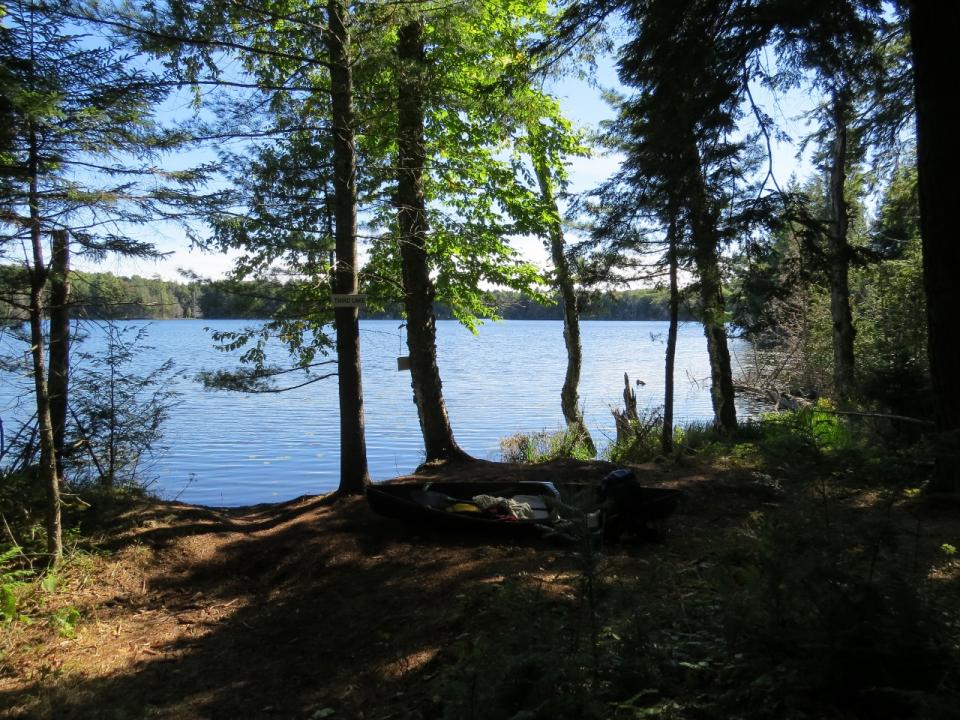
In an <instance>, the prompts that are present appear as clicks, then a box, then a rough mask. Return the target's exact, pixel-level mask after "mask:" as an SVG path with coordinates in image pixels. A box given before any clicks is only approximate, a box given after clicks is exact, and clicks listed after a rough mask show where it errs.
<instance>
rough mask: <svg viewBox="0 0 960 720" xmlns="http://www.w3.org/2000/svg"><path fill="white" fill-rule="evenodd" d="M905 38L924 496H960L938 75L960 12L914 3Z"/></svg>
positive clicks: (952, 164) (957, 156) (950, 212)
mask: <svg viewBox="0 0 960 720" xmlns="http://www.w3.org/2000/svg"><path fill="white" fill-rule="evenodd" d="M910 36H911V38H912V43H913V78H914V97H915V99H916V108H917V173H918V181H919V193H920V236H921V240H922V244H923V286H924V290H925V292H926V295H927V332H928V334H929V335H928V343H927V347H928V353H929V357H930V376H931V378H932V380H933V391H934V393H933V397H934V412H935V419H936V423H937V431H938V435H939V436H940V439H941V442H940V443H939V445H940V452H939V453H938V456H937V460H936V466H935V468H934V476H933V481H932V482H931V483H930V489H931V490H932V491H934V492H960V323H958V322H957V317H956V306H957V301H956V298H957V289H956V283H957V268H960V242H958V241H957V230H956V211H955V206H956V202H957V197H960V181H958V176H957V165H958V163H960V136H958V134H957V128H956V120H955V113H954V112H953V109H952V108H951V107H950V104H951V101H950V99H949V98H950V93H948V92H945V86H944V78H945V77H946V76H945V75H944V70H945V69H948V68H955V67H956V66H957V54H958V53H957V37H960V6H958V5H957V4H956V3H947V2H944V3H937V2H919V0H914V2H911V3H910Z"/></svg>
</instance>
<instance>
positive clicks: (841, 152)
mask: <svg viewBox="0 0 960 720" xmlns="http://www.w3.org/2000/svg"><path fill="white" fill-rule="evenodd" d="M831 102H832V110H831V115H832V122H833V132H834V137H833V143H832V147H831V149H830V189H829V192H830V230H829V232H828V234H827V256H828V258H829V260H828V262H829V275H830V320H831V324H832V340H833V389H834V392H835V393H836V395H837V398H838V399H839V400H841V401H843V400H848V399H849V398H850V397H851V396H852V395H853V392H854V384H855V381H856V377H855V367H854V355H853V342H854V338H855V335H856V330H855V329H854V327H853V314H852V313H851V312H850V243H849V241H848V238H847V234H848V229H849V225H850V219H849V213H848V207H847V200H846V196H845V191H846V185H847V117H848V116H849V105H850V102H849V99H848V98H847V94H846V93H845V92H844V91H842V90H836V91H834V93H833V97H832V99H831Z"/></svg>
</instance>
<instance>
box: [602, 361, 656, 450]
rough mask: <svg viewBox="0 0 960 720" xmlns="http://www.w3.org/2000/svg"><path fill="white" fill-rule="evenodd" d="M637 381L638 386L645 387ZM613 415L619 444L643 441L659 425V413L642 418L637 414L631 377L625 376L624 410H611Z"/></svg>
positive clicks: (635, 396) (635, 395)
mask: <svg viewBox="0 0 960 720" xmlns="http://www.w3.org/2000/svg"><path fill="white" fill-rule="evenodd" d="M643 384H644V383H643V382H642V381H641V380H637V385H643ZM610 412H611V413H613V422H614V424H615V425H616V427H617V443H618V444H623V443H633V442H636V441H637V440H642V439H643V438H645V437H646V436H647V435H649V434H650V432H651V431H652V430H653V429H654V428H655V427H656V426H657V425H658V424H659V422H660V415H659V414H658V413H649V414H646V413H645V415H646V416H645V417H643V418H641V417H640V413H639V412H637V393H636V391H635V390H634V389H633V387H631V385H630V376H629V375H627V373H624V374H623V409H622V410H621V409H620V408H610Z"/></svg>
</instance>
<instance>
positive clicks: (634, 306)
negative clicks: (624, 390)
mask: <svg viewBox="0 0 960 720" xmlns="http://www.w3.org/2000/svg"><path fill="white" fill-rule="evenodd" d="M72 279H73V296H72V301H71V314H72V315H73V316H74V317H85V318H95V319H103V320H177V319H181V318H210V319H218V318H219V319H245V320H257V319H268V318H271V317H274V316H275V315H277V314H278V313H283V312H284V308H285V307H287V308H292V307H293V306H294V303H293V302H292V301H291V298H290V297H289V295H290V293H289V292H288V290H289V288H288V287H287V286H286V285H285V284H284V283H282V282H279V281H267V280H248V281H243V282H236V281H229V280H223V281H214V282H203V281H189V282H176V281H172V280H163V279H160V278H146V277H141V276H139V275H134V276H132V277H123V276H117V275H114V274H113V273H109V272H107V273H85V272H78V271H75V272H74V273H73V274H72ZM24 280H25V278H24V277H23V270H22V268H20V267H17V266H10V265H4V266H0V306H2V308H3V309H2V311H0V317H3V318H4V319H6V320H8V321H10V320H12V321H15V322H16V321H20V320H24V319H26V317H25V315H24V314H23V313H22V312H21V311H20V310H18V308H19V306H20V303H19V302H17V299H16V298H17V296H18V295H22V294H24V293H26V292H27V289H26V285H24ZM669 301H670V298H669V293H668V292H667V290H665V289H662V288H649V289H642V290H622V291H609V292H593V293H586V294H583V295H582V296H581V297H580V313H581V317H582V318H583V319H584V320H667V319H668V317H669ZM486 306H487V308H488V312H487V313H486V315H487V317H495V318H502V319H504V320H562V319H563V307H562V306H561V305H560V304H559V303H558V302H554V303H553V304H548V303H547V302H541V301H540V300H539V299H536V298H531V297H528V296H525V295H523V294H521V293H518V292H516V291H513V290H493V291H490V292H489V293H487V297H486ZM434 311H435V313H436V316H437V318H438V319H441V320H450V319H453V318H454V314H453V311H452V310H451V309H450V307H448V306H446V305H444V304H442V303H436V304H435V308H434ZM287 312H288V313H289V314H290V315H291V317H293V316H294V311H293V310H287ZM363 316H364V317H367V318H369V319H375V320H380V319H391V320H392V319H399V318H400V317H401V316H402V311H401V308H400V306H399V304H397V303H388V304H386V305H385V306H384V307H375V306H374V303H373V302H371V309H370V310H368V311H366V312H364V313H363ZM681 319H684V320H689V319H692V314H691V312H690V310H689V308H683V309H682V310H681Z"/></svg>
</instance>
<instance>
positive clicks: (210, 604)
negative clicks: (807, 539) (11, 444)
mask: <svg viewBox="0 0 960 720" xmlns="http://www.w3.org/2000/svg"><path fill="white" fill-rule="evenodd" d="M469 468H470V469H469V470H464V469H463V468H453V469H443V468H438V469H434V470H432V471H431V470H427V471H422V472H421V474H420V475H419V476H412V477H419V478H424V477H430V478H433V479H445V478H447V477H453V478H459V479H464V480H467V479H469V480H478V479H498V478H504V479H513V480H516V479H551V480H554V481H557V482H558V483H560V484H562V483H563V482H570V481H575V482H592V481H596V480H598V479H599V478H600V477H602V476H603V475H604V474H606V473H607V472H608V471H609V470H610V469H611V466H610V465H608V464H606V463H601V462H593V463H575V462H563V463H553V464H549V465H545V466H506V465H501V464H496V463H478V464H476V465H471V466H469ZM640 472H641V477H642V478H643V479H644V481H645V482H648V483H649V484H660V485H666V486H671V487H679V488H682V489H683V490H684V491H685V493H686V499H685V502H684V504H683V505H682V507H681V509H680V511H678V513H677V514H676V515H674V516H673V517H672V518H670V519H669V520H668V521H666V523H665V526H664V533H665V535H664V539H663V540H662V541H661V542H654V543H645V544H635V545H625V546H623V547H622V548H617V549H612V550H610V551H609V552H610V554H611V557H612V559H613V561H614V562H615V563H618V564H619V571H620V572H623V573H630V574H631V575H632V577H634V578H637V579H639V580H640V581H641V582H640V586H641V587H643V586H645V587H647V588H648V591H647V597H637V598H635V600H636V602H637V603H640V604H642V603H644V602H650V603H674V604H678V603H679V604H680V605H682V603H683V602H684V598H685V597H689V594H690V593H692V592H695V590H696V579H695V577H696V575H697V569H698V568H700V567H702V566H703V565H704V564H705V563H710V562H713V561H715V559H716V553H717V549H716V547H715V544H716V540H717V538H718V537H721V536H722V534H723V533H724V532H727V531H730V530H731V529H734V528H736V527H738V526H739V525H740V524H742V523H743V521H744V519H745V518H746V517H747V516H748V515H749V513H750V512H752V511H754V510H755V509H756V508H757V507H759V506H763V505H764V504H767V505H774V504H776V502H777V498H776V496H775V494H774V493H773V491H772V490H770V488H769V487H767V486H766V485H765V484H764V482H762V481H758V480H757V479H756V478H755V477H753V476H750V475H748V474H743V473H737V472H734V471H731V472H730V473H727V474H724V473H722V472H721V473H714V474H712V475H711V476H710V477H706V476H704V475H703V474H702V473H701V472H698V471H696V470H693V469H688V470H684V469H683V468H673V469H671V470H669V471H666V470H660V469H658V468H656V467H653V466H649V467H644V468H641V469H640ZM402 479H403V478H401V479H400V480H402ZM406 479H411V478H406ZM856 502H857V499H856V498H855V499H853V500H851V501H850V503H848V504H849V505H850V507H854V506H855V505H856ZM101 522H106V523H107V525H106V526H105V527H106V529H107V530H110V532H109V533H108V534H106V535H105V537H107V538H109V539H108V540H105V541H104V542H103V543H102V544H101V546H100V550H99V551H97V552H94V553H91V554H86V555H82V556H81V557H79V558H78V559H77V560H75V561H74V562H73V564H72V565H71V567H69V568H68V569H67V570H66V571H64V573H63V585H62V587H61V588H60V590H59V591H58V592H57V593H55V594H53V595H52V596H51V598H50V599H49V600H48V601H47V602H48V603H49V604H50V605H49V607H47V608H46V611H48V612H49V611H51V610H54V609H55V608H56V607H57V606H58V605H59V606H64V607H67V606H69V607H73V608H76V609H77V610H79V613H80V620H79V622H77V624H76V631H75V635H74V636H73V637H64V636H63V635H62V634H60V633H58V632H57V631H56V630H55V629H54V628H53V627H51V626H50V625H47V624H44V623H42V622H36V623H34V624H32V625H28V624H25V623H14V624H12V625H10V626H8V627H6V628H4V629H2V630H0V633H3V635H4V639H3V640H2V642H0V651H2V653H3V654H2V655H0V717H9V718H58V719H64V720H67V719H69V718H111V719H112V718H117V719H118V720H119V719H121V718H124V719H125V718H147V717H149V718H168V719H173V718H210V719H213V718H225V719H226V718H230V719H233V718H261V717H263V718H314V719H319V718H324V717H333V718H364V719H369V720H372V719H378V720H385V719H386V718H408V717H409V718H417V717H420V718H429V717H441V716H443V710H442V707H441V706H440V704H439V703H440V702H441V701H440V699H439V698H438V696H437V693H436V688H435V684H434V682H433V681H434V680H435V678H436V677H437V676H438V674H439V673H441V672H442V670H443V668H444V667H445V665H446V664H447V663H449V662H450V661H451V660H452V657H453V654H454V652H455V648H456V647H457V646H458V644H461V645H462V642H463V640H464V638H471V637H477V636H480V635H485V636H487V637H489V636H490V635H491V634H493V635H495V634H496V633H501V632H505V633H509V632H510V628H509V627H508V626H504V623H503V619H502V618H500V619H498V620H497V621H496V622H493V620H492V619H491V618H490V617H488V616H487V615H485V607H486V606H485V598H487V597H489V593H490V592H492V590H491V588H496V587H498V586H499V585H501V584H502V583H504V581H505V579H507V578H522V579H523V580H524V582H529V583H536V584H538V586H539V587H540V588H542V589H543V591H544V592H545V593H548V594H551V596H553V597H555V598H556V600H557V602H558V603H564V602H567V603H569V602H573V599H572V598H573V596H574V592H573V587H572V583H573V582H574V579H573V578H574V571H575V569H576V567H577V566H578V565H577V563H578V561H579V560H578V557H577V553H576V549H575V548H573V549H571V548H569V547H562V546H557V545H555V544H552V543H550V542H548V541H545V540H540V539H532V540H524V541H516V540H506V541H504V540H491V539H489V538H484V537H477V536H459V535H456V534H451V533H449V532H445V531H439V530H438V531H432V530H428V529H424V528H417V527H411V526H409V525H406V524H404V523H402V522H399V521H394V520H387V519H384V518H380V517H378V516H377V515H375V514H373V513H372V512H371V511H370V510H369V508H368V507H367V505H366V503H365V502H364V500H363V499H362V498H351V499H346V500H340V501H336V502H333V501H332V499H331V498H329V497H303V498H298V499H296V500H292V501H290V502H287V503H281V504H277V505H264V506H256V507H250V508H238V509H225V510H224V509H209V508H201V507H194V506H189V505H184V504H179V503H166V502H149V503H147V502H144V503H139V504H137V505H136V506H134V507H128V508H126V509H124V510H123V511H122V512H118V513H117V514H116V515H115V516H108V517H107V518H106V519H105V520H104V519H101ZM931 522H934V523H940V525H939V526H937V527H936V529H935V530H931V532H930V533H929V535H930V538H931V541H930V542H931V543H932V542H934V541H935V539H937V538H942V537H945V536H950V533H954V535H953V536H954V537H955V536H956V535H955V533H956V531H957V522H956V513H947V514H945V515H943V516H942V517H940V519H939V520H938V519H936V518H934V520H932V521H931ZM928 525H929V524H928ZM910 529H911V526H910V520H909V517H908V516H906V515H905V516H904V532H908V531H909V530H910ZM118 531H119V532H118ZM922 552H923V553H924V556H923V557H924V558H927V557H928V555H929V557H930V558H935V557H936V552H935V548H933V546H932V545H931V547H930V548H926V547H924V548H923V549H922ZM924 562H926V560H924ZM933 562H934V561H933V560H930V563H931V568H932V563H933ZM665 566H669V567H670V568H672V569H673V571H674V572H673V573H672V575H671V577H672V578H673V579H672V580H671V581H670V582H669V583H668V584H666V585H665V584H664V583H663V582H662V577H663V576H662V573H661V569H662V568H663V567H665ZM688 570H689V572H687V571H688ZM931 572H940V573H944V574H945V577H946V576H949V577H948V578H946V579H948V580H949V581H951V582H954V583H955V582H956V577H955V576H956V566H955V565H953V566H950V565H949V564H947V565H944V564H943V563H940V565H939V566H938V568H937V569H933V568H932V569H931ZM686 577H689V578H691V579H690V580H689V582H688V581H686V580H684V579H683V578H686ZM644 579H648V580H649V582H646V583H644V582H643V580H644ZM512 622H517V623H523V622H524V619H523V618H516V619H514V620H513V621H512ZM68 634H69V633H68Z"/></svg>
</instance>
